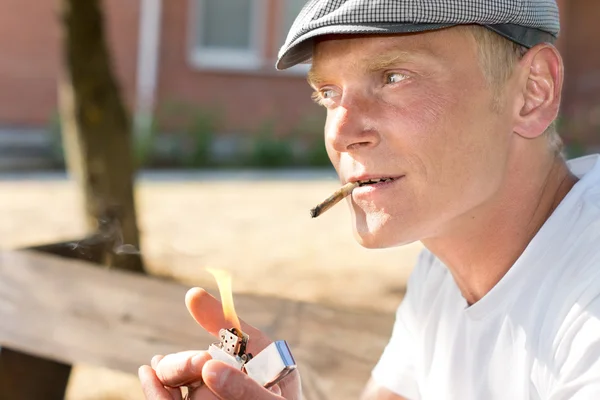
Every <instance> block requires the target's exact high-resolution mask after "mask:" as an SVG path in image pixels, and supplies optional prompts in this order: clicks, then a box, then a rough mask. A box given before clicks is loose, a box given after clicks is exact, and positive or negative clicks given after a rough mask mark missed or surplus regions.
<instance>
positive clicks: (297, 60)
mask: <svg viewBox="0 0 600 400" xmlns="http://www.w3.org/2000/svg"><path fill="white" fill-rule="evenodd" d="M456 25H457V24H398V23H389V24H383V23H374V24H361V25H332V26H324V27H321V28H317V29H313V30H311V31H310V32H307V33H305V34H304V35H302V36H300V37H298V38H296V39H295V40H294V41H293V42H292V43H290V44H289V45H288V46H287V50H285V51H284V52H283V54H281V56H280V57H279V60H278V61H277V64H276V65H275V67H276V68H277V69H278V70H284V69H287V68H290V67H293V66H294V65H297V64H302V63H306V62H308V61H310V59H311V58H312V52H313V47H314V39H315V38H316V37H318V36H323V35H332V34H335V35H354V34H358V35H360V34H364V35H386V34H394V33H418V32H426V31H432V30H437V29H443V28H449V27H452V26H456ZM483 26H485V27H486V28H488V29H491V30H492V31H494V32H496V33H498V34H499V35H502V36H504V37H505V38H507V39H509V40H512V41H513V42H516V43H518V44H520V45H522V46H525V47H527V48H531V47H533V46H535V45H536V44H539V43H554V42H555V40H556V37H555V36H554V35H552V34H551V33H549V32H545V31H542V30H539V29H534V28H527V27H524V26H520V25H513V24H498V25H483Z"/></svg>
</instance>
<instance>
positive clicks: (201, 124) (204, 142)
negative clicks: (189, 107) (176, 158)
mask: <svg viewBox="0 0 600 400" xmlns="http://www.w3.org/2000/svg"><path fill="white" fill-rule="evenodd" d="M220 121H221V114H220V112H219V111H217V110H209V109H208V110H203V109H196V110H194V111H193V112H192V114H191V117H190V122H189V125H188V127H187V129H186V130H185V139H184V142H183V143H185V144H186V148H187V151H186V152H184V156H183V162H184V165H186V166H189V167H204V166H209V165H211V164H212V159H211V147H212V144H213V141H214V136H215V132H216V130H217V128H218V125H219V123H220Z"/></svg>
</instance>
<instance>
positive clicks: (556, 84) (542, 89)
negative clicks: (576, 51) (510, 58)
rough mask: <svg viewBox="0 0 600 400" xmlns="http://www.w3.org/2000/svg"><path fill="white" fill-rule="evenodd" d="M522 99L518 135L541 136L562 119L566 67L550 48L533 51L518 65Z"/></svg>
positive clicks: (517, 118) (546, 46)
mask: <svg viewBox="0 0 600 400" xmlns="http://www.w3.org/2000/svg"><path fill="white" fill-rule="evenodd" d="M517 68H518V69H519V74H518V84H519V93H518V95H519V97H520V101H519V102H518V109H516V110H515V112H516V114H517V115H516V120H515V126H514V131H515V132H516V133H517V134H518V135H520V136H522V137H525V138H528V139H532V138H535V137H538V136H540V135H541V134H543V133H544V131H545V130H546V129H547V128H548V126H550V124H551V123H552V121H554V120H555V119H556V117H557V116H558V109H559V106H560V97H561V91H562V86H563V79H564V77H563V75H564V66H563V61H562V58H561V56H560V54H559V53H558V50H557V49H556V48H555V47H554V46H552V45H549V44H539V45H537V46H535V47H532V48H531V49H530V50H529V51H528V52H527V53H526V54H525V55H524V56H523V58H522V59H521V61H520V62H519V64H518V67H517Z"/></svg>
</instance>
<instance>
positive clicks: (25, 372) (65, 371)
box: [0, 347, 71, 400]
mask: <svg viewBox="0 0 600 400" xmlns="http://www.w3.org/2000/svg"><path fill="white" fill-rule="evenodd" d="M70 374H71V366H70V365H67V364H63V363H60V362H57V361H52V360H47V359H43V358H39V357H36V356H32V355H29V354H23V353H21V352H16V351H14V350H11V349H9V348H7V347H3V348H2V349H0V398H2V399H21V400H30V399H31V400H36V399H44V400H62V399H64V398H65V391H66V388H67V382H68V380H69V375H70Z"/></svg>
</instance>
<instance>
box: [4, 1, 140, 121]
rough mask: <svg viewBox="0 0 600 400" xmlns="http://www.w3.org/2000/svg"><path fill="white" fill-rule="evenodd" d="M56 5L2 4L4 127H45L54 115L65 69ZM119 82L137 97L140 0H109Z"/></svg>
mask: <svg viewBox="0 0 600 400" xmlns="http://www.w3.org/2000/svg"><path fill="white" fill-rule="evenodd" d="M58 6H59V1H58V0H44V1H39V0H1V1H0V54H2V57H0V88H2V90H0V125H2V126H7V125H9V126H11V125H12V126H25V127H27V126H33V127H39V126H45V125H46V124H47V123H48V120H49V118H50V116H51V114H52V113H53V112H54V110H56V105H57V99H56V96H57V91H56V80H57V77H58V75H59V71H60V68H61V62H60V59H61V58H60V57H61V53H60V52H61V50H60V37H61V36H60V35H61V32H60V27H59V13H58ZM105 6H106V7H105V10H106V15H107V24H108V39H109V42H110V46H111V50H112V52H113V54H114V58H115V60H114V64H115V69H116V72H117V75H118V78H119V80H120V82H121V84H122V86H123V89H124V95H125V96H126V98H127V99H129V100H131V99H132V98H133V90H134V88H135V68H136V64H135V62H136V58H137V29H138V7H139V0H127V1H121V0H106V1H105Z"/></svg>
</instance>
